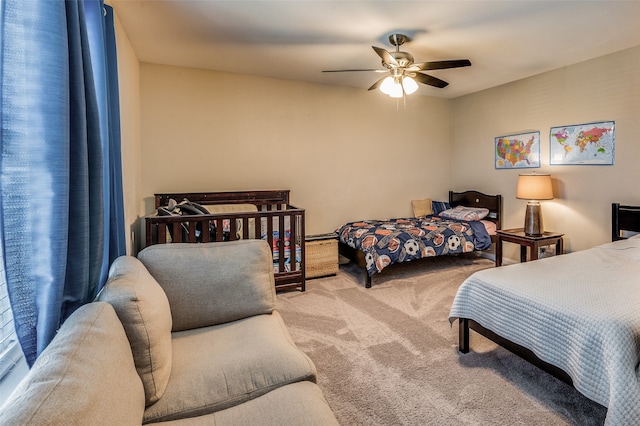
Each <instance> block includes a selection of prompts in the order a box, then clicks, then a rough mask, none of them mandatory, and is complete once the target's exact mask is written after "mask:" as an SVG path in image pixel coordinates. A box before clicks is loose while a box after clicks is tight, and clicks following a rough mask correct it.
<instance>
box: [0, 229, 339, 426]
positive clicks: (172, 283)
mask: <svg viewBox="0 0 640 426" xmlns="http://www.w3.org/2000/svg"><path fill="white" fill-rule="evenodd" d="M274 307H275V288H274V278H273V268H272V265H271V251H270V250H269V246H268V244H267V243H266V242H264V241H261V240H242V241H234V242H224V243H207V244H161V245H155V246H151V247H148V248H146V249H144V250H143V251H141V252H140V253H139V255H138V258H135V257H130V256H123V257H120V258H118V259H117V260H116V261H115V262H114V263H113V265H112V267H111V269H110V272H109V280H108V282H107V284H106V286H105V288H104V289H103V290H102V292H101V293H100V295H99V296H98V298H97V301H96V302H93V303H90V304H87V305H85V306H83V307H82V308H80V309H78V310H77V311H76V312H74V314H73V315H72V316H71V317H69V319H68V320H67V321H65V323H64V324H63V326H62V327H61V328H60V330H59V332H58V334H57V336H56V337H55V339H54V340H53V341H52V342H51V344H50V345H49V346H48V347H47V349H46V350H45V351H43V353H42V354H41V355H40V357H39V358H38V360H37V361H36V363H35V364H34V366H33V368H32V369H31V371H30V372H29V374H28V376H27V377H26V378H25V380H23V382H22V383H21V384H20V385H19V387H18V388H17V389H16V390H15V391H14V393H13V394H12V395H11V397H10V398H9V400H8V401H7V402H6V403H5V405H4V406H3V407H2V408H1V409H0V423H2V424H20V425H23V424H37V425H41V424H65V425H72V424H73V425H75V424H83V425H100V424H105V425H107V424H108V425H116V424H117V425H130V424H131V425H137V424H142V423H157V422H164V423H165V424H186V425H192V424H193V425H195V424H198V425H200V424H208V425H217V426H220V425H335V424H337V421H336V419H335V417H334V415H333V412H332V411H331V409H330V408H329V406H328V404H327V402H326V400H325V399H324V397H323V395H322V392H321V391H320V389H319V388H318V386H317V385H316V384H315V381H316V369H315V366H314V364H313V362H312V361H311V360H310V359H309V358H308V357H307V356H306V355H305V354H304V353H303V352H302V351H300V350H299V349H298V348H297V347H296V345H295V344H294V342H293V341H292V340H291V337H290V336H289V333H288V332H287V329H286V328H285V325H284V323H283V322H282V319H281V317H280V315H279V314H278V312H277V311H275V309H274Z"/></svg>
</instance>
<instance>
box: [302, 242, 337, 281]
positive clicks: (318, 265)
mask: <svg viewBox="0 0 640 426" xmlns="http://www.w3.org/2000/svg"><path fill="white" fill-rule="evenodd" d="M304 264H305V275H306V278H317V277H324V276H327V275H335V274H337V273H338V240H337V239H335V238H326V239H313V238H311V239H310V240H307V241H306V242H305V263H304Z"/></svg>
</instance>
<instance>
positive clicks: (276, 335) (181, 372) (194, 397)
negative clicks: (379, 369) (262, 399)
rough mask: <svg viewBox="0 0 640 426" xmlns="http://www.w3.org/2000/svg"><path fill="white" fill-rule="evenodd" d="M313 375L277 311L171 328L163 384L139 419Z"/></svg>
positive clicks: (212, 404) (218, 406) (251, 394)
mask: <svg viewBox="0 0 640 426" xmlns="http://www.w3.org/2000/svg"><path fill="white" fill-rule="evenodd" d="M196 354H197V355H196ZM315 379H316V369H315V366H314V365H313V362H312V361H311V360H310V359H309V357H307V356H306V355H305V354H304V352H302V351H301V350H300V349H299V348H298V347H297V346H296V345H295V343H294V342H293V340H292V339H291V337H290V335H289V332H288V331H287V329H286V328H285V325H284V323H283V321H282V319H281V317H280V315H279V314H278V313H277V312H273V313H272V314H266V315H258V316H254V317H250V318H245V319H242V320H239V321H234V322H231V323H226V324H221V325H218V326H212V327H206V328H202V329H198V330H188V331H182V332H177V333H173V367H172V369H171V379H170V380H169V383H168V385H167V390H166V391H165V394H164V396H163V397H162V398H161V399H160V400H159V401H158V402H157V403H155V404H154V405H152V406H150V407H147V409H146V411H145V415H144V420H145V422H156V421H164V420H175V419H180V418H186V417H194V416H200V415H204V414H209V413H212V412H215V411H219V410H222V409H225V408H229V407H232V406H234V405H237V404H240V403H243V402H245V401H248V400H251V399H253V398H256V397H258V396H260V395H263V394H265V393H267V392H269V391H271V390H273V389H276V388H278V387H281V386H284V385H287V384H290V383H295V382H299V381H303V380H309V381H315Z"/></svg>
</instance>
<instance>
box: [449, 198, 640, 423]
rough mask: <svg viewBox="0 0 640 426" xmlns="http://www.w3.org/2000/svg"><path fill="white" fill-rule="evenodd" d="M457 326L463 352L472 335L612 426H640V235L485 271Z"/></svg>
mask: <svg viewBox="0 0 640 426" xmlns="http://www.w3.org/2000/svg"><path fill="white" fill-rule="evenodd" d="M614 208H615V207H614ZM638 212H640V210H638ZM638 226H639V227H640V221H639V222H638ZM614 238H615V237H614ZM456 319H458V320H459V324H460V351H461V352H463V353H464V352H468V350H469V328H471V329H473V330H475V331H478V332H479V333H481V334H483V335H485V336H487V337H489V338H491V339H492V340H495V341H496V342H498V343H499V344H501V345H503V346H505V347H506V348H508V349H510V350H512V351H513V352H515V353H517V354H518V355H521V356H523V357H525V358H527V359H529V361H531V362H534V363H536V364H537V365H539V366H541V367H543V368H545V367H546V368H545V369H547V371H549V372H551V373H554V374H556V375H557V376H559V377H560V378H562V379H564V380H566V381H568V382H569V383H571V384H573V386H574V387H575V388H576V389H577V390H578V391H580V392H581V393H582V394H583V395H585V396H586V397H587V398H589V399H592V400H593V401H595V402H597V403H599V404H601V405H603V406H605V407H607V408H608V411H607V417H606V424H607V425H638V424H640V371H639V367H638V366H639V365H640V236H635V237H632V238H629V239H623V240H620V241H614V242H612V243H607V244H603V245H600V246H597V247H594V248H592V249H589V250H584V251H579V252H574V253H570V254H567V255H563V256H556V257H550V258H546V259H540V260H537V261H534V262H527V263H520V264H514V265H509V266H503V267H499V268H493V269H487V270H483V271H480V272H477V273H475V274H473V275H472V276H471V277H469V278H468V279H467V280H466V281H465V282H464V283H463V284H462V285H461V286H460V288H459V289H458V293H457V295H456V297H455V299H454V301H453V305H452V307H451V312H450V314H449V321H450V322H451V323H453V321H455V320H456ZM462 356H464V355H462ZM532 358H533V359H532Z"/></svg>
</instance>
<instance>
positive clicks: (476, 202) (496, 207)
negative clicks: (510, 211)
mask: <svg viewBox="0 0 640 426" xmlns="http://www.w3.org/2000/svg"><path fill="white" fill-rule="evenodd" d="M449 205H450V206H451V207H456V206H466V207H484V208H486V209H489V215H488V216H487V217H486V218H485V220H490V221H492V222H494V223H495V224H496V226H497V227H498V229H502V195H500V194H498V195H487V194H483V193H482V192H478V191H464V192H453V191H449Z"/></svg>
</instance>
